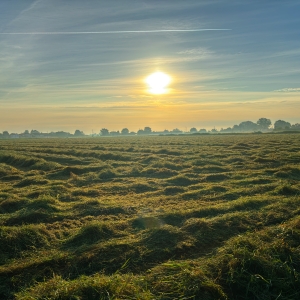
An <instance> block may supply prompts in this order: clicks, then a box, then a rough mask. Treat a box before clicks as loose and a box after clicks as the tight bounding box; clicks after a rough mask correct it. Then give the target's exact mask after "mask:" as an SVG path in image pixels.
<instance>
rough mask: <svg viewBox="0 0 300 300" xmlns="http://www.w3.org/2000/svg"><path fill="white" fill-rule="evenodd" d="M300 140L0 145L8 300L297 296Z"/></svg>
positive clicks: (3, 286) (3, 295)
mask: <svg viewBox="0 0 300 300" xmlns="http://www.w3.org/2000/svg"><path fill="white" fill-rule="evenodd" d="M299 137H300V135H297V134H248V135H215V136H213V135H211V136H169V137H162V136H161V137H158V136H157V137H154V136H153V137H151V136H149V137H118V138H113V137H108V138H94V139H93V138H82V139H75V138H74V139H27V140H26V139H24V140H2V141H0V248H1V252H0V299H17V300H21V299H22V300H25V299H26V300H27V299H28V300H29V299H74V300H75V299H89V300H90V299H149V300H150V299H182V300H183V299H206V300H210V299H211V300H214V299H239V300H240V299H259V300H267V299H268V300H271V299H280V300H282V299H289V300H291V299H300V278H299V276H300V205H299V204H300V181H299V179H300V164H299V163H300V139H299Z"/></svg>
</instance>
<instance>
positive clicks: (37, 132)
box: [30, 129, 40, 135]
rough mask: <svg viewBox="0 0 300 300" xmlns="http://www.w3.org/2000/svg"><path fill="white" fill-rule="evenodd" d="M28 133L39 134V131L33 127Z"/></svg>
mask: <svg viewBox="0 0 300 300" xmlns="http://www.w3.org/2000/svg"><path fill="white" fill-rule="evenodd" d="M30 134H31V135H39V134H40V132H39V131H37V130H35V129H32V130H31V131H30Z"/></svg>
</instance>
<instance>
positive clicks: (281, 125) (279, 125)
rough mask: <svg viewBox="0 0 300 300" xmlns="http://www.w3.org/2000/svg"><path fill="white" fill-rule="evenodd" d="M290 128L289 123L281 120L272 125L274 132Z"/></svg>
mask: <svg viewBox="0 0 300 300" xmlns="http://www.w3.org/2000/svg"><path fill="white" fill-rule="evenodd" d="M290 128H291V123H289V122H286V121H283V120H277V121H276V122H275V123H274V130H286V129H290Z"/></svg>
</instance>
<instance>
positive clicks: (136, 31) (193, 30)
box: [0, 28, 231, 35]
mask: <svg viewBox="0 0 300 300" xmlns="http://www.w3.org/2000/svg"><path fill="white" fill-rule="evenodd" d="M228 30H231V29H226V28H203V29H156V30H110V31H56V32H0V34H1V35H81V34H126V33H168V32H201V31H228Z"/></svg>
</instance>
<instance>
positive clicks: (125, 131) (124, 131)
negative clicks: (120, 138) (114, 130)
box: [121, 128, 129, 135]
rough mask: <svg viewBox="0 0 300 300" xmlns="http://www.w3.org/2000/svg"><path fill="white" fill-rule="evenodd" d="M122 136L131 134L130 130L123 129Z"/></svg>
mask: <svg viewBox="0 0 300 300" xmlns="http://www.w3.org/2000/svg"><path fill="white" fill-rule="evenodd" d="M121 134H124V135H126V134H129V130H128V128H123V129H122V131H121Z"/></svg>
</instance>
